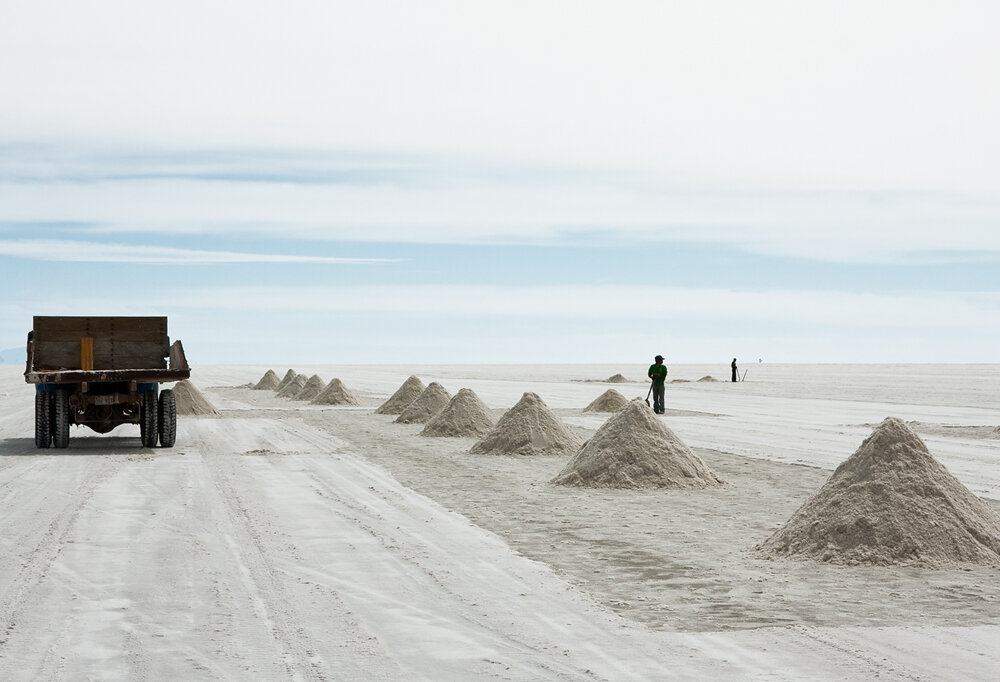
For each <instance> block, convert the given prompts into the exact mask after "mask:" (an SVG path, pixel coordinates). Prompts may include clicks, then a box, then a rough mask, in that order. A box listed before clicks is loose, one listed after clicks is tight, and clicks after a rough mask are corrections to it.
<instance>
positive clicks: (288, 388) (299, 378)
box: [277, 374, 306, 398]
mask: <svg viewBox="0 0 1000 682" xmlns="http://www.w3.org/2000/svg"><path fill="white" fill-rule="evenodd" d="M305 387H306V375H305V374H296V375H295V376H294V377H292V380H291V381H289V382H288V383H287V384H285V387H284V388H281V389H278V394H277V395H278V397H279V398H292V397H294V396H295V395H296V394H298V392H299V391H301V390H302V389H303V388H305Z"/></svg>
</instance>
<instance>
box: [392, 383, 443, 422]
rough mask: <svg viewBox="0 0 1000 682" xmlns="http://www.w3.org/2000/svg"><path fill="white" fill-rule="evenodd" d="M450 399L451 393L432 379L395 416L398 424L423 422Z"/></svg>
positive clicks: (441, 408)
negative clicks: (415, 397) (414, 398)
mask: <svg viewBox="0 0 1000 682" xmlns="http://www.w3.org/2000/svg"><path fill="white" fill-rule="evenodd" d="M450 401H451V394H450V393H448V391H446V390H444V386H442V385H441V384H439V383H438V382H436V381H432V382H431V383H430V384H429V385H428V386H427V388H425V389H424V390H423V392H422V393H421V394H420V395H419V396H417V399H416V400H414V401H413V402H412V403H410V404H409V405H408V406H407V408H406V409H405V410H403V412H402V413H401V414H400V415H399V416H398V417H396V422H397V423H399V424H424V423H426V422H428V421H430V419H431V417H433V416H434V415H436V414H437V413H438V412H440V411H441V410H443V409H444V408H446V407H448V403H449V402H450Z"/></svg>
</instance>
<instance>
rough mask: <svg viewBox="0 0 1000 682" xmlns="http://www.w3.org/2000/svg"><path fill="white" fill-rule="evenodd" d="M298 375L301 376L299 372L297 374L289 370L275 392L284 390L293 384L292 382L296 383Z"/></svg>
mask: <svg viewBox="0 0 1000 682" xmlns="http://www.w3.org/2000/svg"><path fill="white" fill-rule="evenodd" d="M298 375H299V374H298V372H296V371H295V370H294V369H290V370H288V371H287V372H285V376H284V377H282V379H281V382H280V383H278V385H277V386H276V387H275V389H274V390H275V391H282V390H284V389H285V386H287V385H288V384H290V383H292V381H294V380H295V377H297V376H298Z"/></svg>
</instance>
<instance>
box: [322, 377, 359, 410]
mask: <svg viewBox="0 0 1000 682" xmlns="http://www.w3.org/2000/svg"><path fill="white" fill-rule="evenodd" d="M312 402H313V405H357V404H358V399H357V397H355V395H354V394H353V393H351V392H350V391H349V390H348V389H347V386H344V383H343V382H342V381H341V380H340V379H330V383H328V384H327V385H326V388H324V389H323V391H322V392H321V393H320V394H319V395H318V396H316V397H315V398H313V400H312Z"/></svg>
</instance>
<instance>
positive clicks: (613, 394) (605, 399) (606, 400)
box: [583, 388, 628, 412]
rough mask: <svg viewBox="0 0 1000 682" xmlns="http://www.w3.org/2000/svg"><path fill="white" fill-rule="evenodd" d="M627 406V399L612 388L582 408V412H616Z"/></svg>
mask: <svg viewBox="0 0 1000 682" xmlns="http://www.w3.org/2000/svg"><path fill="white" fill-rule="evenodd" d="M626 405H628V398H626V397H625V396H623V395H622V394H621V393H619V392H618V391H616V390H615V389H613V388H609V389H608V390H606V391H605V392H604V393H602V394H601V395H599V396H597V398H595V399H594V402H592V403H590V404H589V405H587V406H586V407H585V408H583V411H584V412H617V411H618V410H620V409H622V408H623V407H625V406H626Z"/></svg>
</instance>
